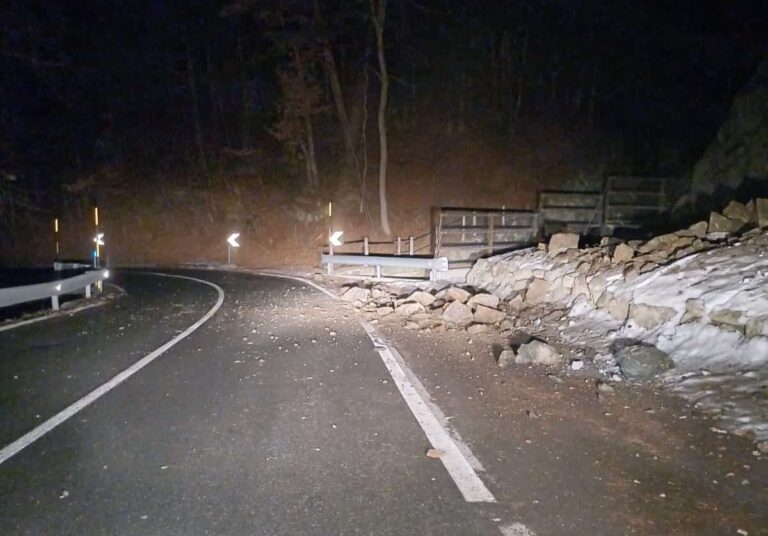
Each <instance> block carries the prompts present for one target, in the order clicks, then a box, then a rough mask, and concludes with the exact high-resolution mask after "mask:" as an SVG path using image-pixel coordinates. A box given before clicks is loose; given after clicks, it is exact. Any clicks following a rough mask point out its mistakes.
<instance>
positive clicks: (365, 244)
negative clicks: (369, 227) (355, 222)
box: [363, 236, 370, 255]
mask: <svg viewBox="0 0 768 536" xmlns="http://www.w3.org/2000/svg"><path fill="white" fill-rule="evenodd" d="M369 253H370V250H369V249H368V237H367V236H366V237H365V238H364V239H363V255H368V254H369Z"/></svg>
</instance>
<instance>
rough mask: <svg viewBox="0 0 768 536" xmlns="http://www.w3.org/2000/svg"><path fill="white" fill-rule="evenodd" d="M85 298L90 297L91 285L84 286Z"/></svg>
mask: <svg viewBox="0 0 768 536" xmlns="http://www.w3.org/2000/svg"><path fill="white" fill-rule="evenodd" d="M85 297H86V298H90V297H91V285H85Z"/></svg>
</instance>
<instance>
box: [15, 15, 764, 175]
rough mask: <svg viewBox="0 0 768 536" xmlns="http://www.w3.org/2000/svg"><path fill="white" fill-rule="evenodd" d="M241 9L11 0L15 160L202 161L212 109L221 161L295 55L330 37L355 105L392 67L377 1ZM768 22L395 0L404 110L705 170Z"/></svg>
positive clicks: (267, 117)
mask: <svg viewBox="0 0 768 536" xmlns="http://www.w3.org/2000/svg"><path fill="white" fill-rule="evenodd" d="M229 4H230V3H227V2H205V1H201V0H189V1H184V0H176V1H174V0H149V1H132V0H127V1H124V2H113V1H106V0H92V1H80V0H69V1H60V0H46V1H23V2H22V1H13V0H12V1H10V2H6V3H4V4H3V5H4V7H3V8H2V13H0V21H1V22H0V24H1V25H2V42H1V44H0V73H2V75H1V76H0V103H1V104H0V105H1V106H2V112H1V114H0V130H1V132H0V136H1V137H0V169H1V170H3V172H5V173H15V174H18V175H19V176H20V177H25V176H26V177H40V178H41V180H43V181H44V182H51V181H54V182H55V181H57V180H63V177H67V176H72V175H73V174H77V173H81V172H88V171H92V170H94V169H97V168H98V167H100V166H104V165H130V166H136V167H144V166H150V167H153V168H161V169H164V170H167V171H169V172H173V171H174V170H175V169H180V168H183V167H185V166H189V165H190V153H192V152H193V151H192V150H191V149H190V147H192V146H193V145H194V144H195V140H194V131H195V129H194V123H195V118H197V119H198V120H199V122H200V124H201V131H202V137H203V143H204V146H205V150H206V151H207V152H208V153H209V155H211V157H214V156H215V155H216V154H217V153H218V152H220V151H221V150H223V149H225V148H234V149H239V148H243V147H248V146H251V145H253V144H254V143H256V140H262V139H266V138H269V135H268V134H267V132H268V131H269V129H270V125H271V124H272V123H273V122H274V115H275V109H276V107H277V106H278V105H279V91H278V84H277V72H278V70H279V69H281V68H283V66H284V65H285V64H286V62H287V61H288V58H289V55H288V54H287V52H286V50H288V49H289V48H290V46H292V45H295V44H297V46H299V47H301V48H306V49H311V48H312V47H313V46H315V45H316V43H317V42H318V40H319V39H320V38H321V37H326V38H327V39H328V40H330V42H331V44H332V47H333V51H334V53H335V55H336V58H337V62H338V65H339V72H340V77H341V80H342V85H343V86H344V89H345V95H346V97H347V98H348V99H349V100H350V102H351V103H352V104H350V110H351V111H350V114H351V115H354V114H355V107H356V105H355V104H354V102H355V101H356V99H357V97H356V96H359V95H360V88H361V87H362V85H361V84H362V82H361V81H362V78H363V76H362V73H363V72H364V65H366V63H367V64H368V65H369V66H370V68H373V67H375V45H374V44H373V42H372V39H373V32H372V30H371V27H370V21H369V20H368V14H367V2H363V1H358V0H334V1H333V2H330V1H328V0H325V1H323V0H321V1H320V6H321V9H322V10H323V13H324V17H325V20H326V21H327V24H326V25H324V28H325V30H324V31H322V32H321V31H320V30H319V28H320V27H319V26H318V25H317V23H316V21H315V19H314V18H313V5H312V2H311V1H309V0H306V1H296V0H293V1H283V2H259V1H251V2H247V1H246V2H240V4H241V5H237V6H235V8H233V7H232V6H231V5H229ZM766 21H768V3H766V2H761V1H735V2H734V1H700V0H673V1H667V2H653V1H646V2H643V1H629V2H606V1H604V0H559V1H558V0H549V1H536V0H531V1H528V2H513V1H486V2H462V1H459V0H440V1H438V0H415V1H402V0H390V3H389V7H388V16H387V21H386V30H385V31H386V35H385V39H386V41H387V54H388V60H389V62H390V66H391V68H390V70H391V74H392V78H393V87H392V101H391V109H390V113H391V114H392V116H393V117H398V114H406V113H410V114H411V115H414V114H415V115H416V116H418V117H419V118H424V119H423V121H424V123H422V124H421V125H422V128H419V130H420V131H422V132H423V131H424V130H427V131H428V130H429V129H437V128H442V127H441V122H450V121H457V120H460V121H462V122H464V123H467V124H469V125H470V126H471V127H472V128H473V129H474V130H475V131H481V132H483V133H485V134H487V135H488V136H496V137H499V136H501V137H504V136H507V135H510V132H516V133H519V132H521V131H525V129H527V128H535V127H536V126H538V125H542V124H547V125H556V126H557V128H560V129H563V130H565V131H573V132H582V131H583V130H584V129H589V130H590V131H592V132H599V133H601V134H603V135H606V134H607V135H610V136H619V137H622V139H624V140H625V141H626V145H627V146H629V147H637V148H638V150H642V151H645V152H642V155H645V154H647V151H646V149H648V148H649V147H650V151H651V152H653V150H656V149H658V146H659V145H664V146H667V148H669V147H671V148H672V149H673V150H674V152H675V153H676V154H677V155H678V158H677V160H676V162H677V163H678V165H680V166H688V165H690V164H691V163H692V159H693V158H694V156H695V155H696V154H698V153H700V152H701V150H702V149H703V147H704V146H705V145H706V143H707V142H708V141H709V140H710V139H711V137H712V136H713V135H714V133H715V131H716V129H717V126H718V125H719V124H720V122H721V121H722V120H723V118H724V116H725V114H726V113H727V110H728V106H729V104H730V100H731V99H732V97H733V95H734V93H735V92H736V91H737V90H738V88H739V87H740V86H741V85H742V84H743V83H744V82H745V81H746V80H747V79H748V77H749V75H750V74H751V72H752V71H753V70H754V68H755V66H756V64H757V62H758V61H759V59H760V57H761V54H762V53H763V51H764V50H765V47H766V39H768V37H767V36H768V32H766V29H767V28H768V25H766ZM190 68H191V69H192V70H193V77H190ZM315 76H316V78H317V80H316V82H317V84H318V86H320V87H322V88H327V84H326V83H325V81H324V79H323V75H322V73H320V72H318V73H316V74H315ZM190 80H194V87H193V86H192V84H191V83H190ZM193 89H194V92H196V93H197V101H198V102H197V110H196V111H195V110H194V109H193V99H194V95H193ZM370 92H371V96H370V99H374V98H375V85H373V84H372V85H371V89H370ZM518 93H522V95H523V98H522V101H521V105H520V109H519V112H517V114H518V115H515V111H514V107H515V105H514V103H515V102H516V99H517V95H518ZM323 98H324V99H325V100H326V101H328V102H330V100H329V97H328V96H327V95H326V96H324V97H323ZM372 102H373V101H372ZM457 114H460V115H461V117H460V118H458V119H457V117H456V115H457ZM325 115H326V116H327V117H325V116H320V117H319V118H318V122H320V123H322V122H323V121H325V122H327V123H328V127H327V129H328V131H329V132H332V120H333V116H332V114H325ZM513 123H514V128H512V127H511V125H512V124H513ZM320 128H321V129H322V124H321V126H320ZM408 135H409V132H408V131H406V130H401V131H397V130H396V127H395V130H394V132H393V136H396V137H397V136H399V137H401V138H405V137H407V136H408ZM337 141H338V140H337ZM327 143H329V144H332V143H336V142H334V141H333V140H332V136H331V137H328V141H327ZM267 147H270V146H269V145H267ZM275 147H277V146H275ZM270 150H271V149H270ZM630 152H631V151H630ZM625 156H626V158H627V160H629V161H631V160H632V159H633V158H637V157H639V156H641V155H640V154H635V155H633V154H627V155H625Z"/></svg>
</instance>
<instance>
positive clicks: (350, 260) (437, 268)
mask: <svg viewBox="0 0 768 536" xmlns="http://www.w3.org/2000/svg"><path fill="white" fill-rule="evenodd" d="M320 264H325V265H327V267H328V274H332V273H333V267H334V266H335V265H338V264H352V265H358V266H374V267H376V277H381V267H382V266H386V267H395V268H415V269H421V270H428V271H429V279H430V280H431V281H435V280H436V279H437V272H447V271H448V258H447V257H438V258H433V257H411V256H407V257H405V256H390V255H336V254H330V253H322V254H321V255H320Z"/></svg>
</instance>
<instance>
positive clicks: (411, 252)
mask: <svg viewBox="0 0 768 536" xmlns="http://www.w3.org/2000/svg"><path fill="white" fill-rule="evenodd" d="M408 255H410V256H411V257H413V237H412V236H409V237H408Z"/></svg>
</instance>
